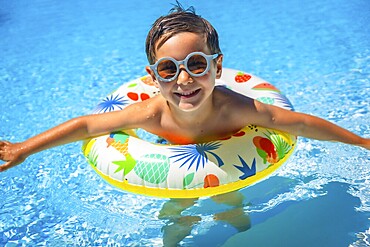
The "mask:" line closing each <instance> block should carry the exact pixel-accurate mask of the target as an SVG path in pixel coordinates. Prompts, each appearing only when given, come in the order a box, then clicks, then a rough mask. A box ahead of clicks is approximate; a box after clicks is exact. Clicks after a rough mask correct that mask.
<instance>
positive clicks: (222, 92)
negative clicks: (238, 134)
mask: <svg viewBox="0 0 370 247" xmlns="http://www.w3.org/2000/svg"><path fill="white" fill-rule="evenodd" d="M214 102H215V107H217V108H218V109H220V113H221V114H222V118H224V119H227V120H228V121H233V122H235V124H237V125H240V126H246V125H248V124H250V123H253V118H254V117H255V114H256V112H257V111H256V105H255V100H254V99H252V98H250V97H247V96H245V95H243V94H240V93H238V92H235V91H233V90H230V89H228V88H226V87H222V86H218V87H216V88H215V92H214Z"/></svg>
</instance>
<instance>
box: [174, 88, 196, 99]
mask: <svg viewBox="0 0 370 247" xmlns="http://www.w3.org/2000/svg"><path fill="white" fill-rule="evenodd" d="M199 92H200V89H197V90H194V91H187V92H181V93H179V92H177V93H175V94H176V95H177V96H179V97H181V98H191V97H194V96H195V95H197V94H198V93H199Z"/></svg>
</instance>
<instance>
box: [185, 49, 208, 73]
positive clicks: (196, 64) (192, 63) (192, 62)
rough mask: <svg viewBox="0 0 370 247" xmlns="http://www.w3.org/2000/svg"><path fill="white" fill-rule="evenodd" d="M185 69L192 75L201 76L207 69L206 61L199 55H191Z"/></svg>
mask: <svg viewBox="0 0 370 247" xmlns="http://www.w3.org/2000/svg"><path fill="white" fill-rule="evenodd" d="M187 67H188V70H189V71H190V72H192V73H193V74H201V73H203V72H204V71H205V70H206V69H207V59H206V58H205V57H203V56H202V55H199V54H196V55H193V56H191V57H190V58H189V60H188V63H187Z"/></svg>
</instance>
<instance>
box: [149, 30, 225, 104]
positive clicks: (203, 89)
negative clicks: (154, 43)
mask: <svg viewBox="0 0 370 247" xmlns="http://www.w3.org/2000/svg"><path fill="white" fill-rule="evenodd" d="M192 52H203V53H204V54H206V55H213V54H211V51H210V50H209V48H208V46H207V43H206V40H205V37H204V36H203V35H200V34H196V33H190V32H183V33H179V34H176V35H175V36H173V37H171V38H169V39H168V40H167V41H166V42H165V43H164V44H163V45H162V46H161V47H159V48H158V49H157V50H156V53H155V54H156V61H158V60H159V59H161V58H163V57H172V58H174V59H176V60H177V61H181V60H184V59H185V58H186V57H187V56H188V55H189V54H190V53H192ZM209 66H210V69H209V71H208V72H207V73H206V74H205V75H203V76H200V77H195V76H193V77H192V76H190V75H189V73H188V72H187V71H186V70H185V67H184V65H183V64H182V65H180V67H179V69H180V72H179V74H178V77H177V78H175V79H174V80H173V81H170V82H163V81H161V80H159V79H158V78H156V76H155V73H154V72H153V71H152V70H151V69H150V68H149V66H147V67H146V70H147V72H148V73H149V74H150V75H151V76H152V78H153V81H154V82H155V83H156V85H157V87H158V88H159V89H160V91H161V94H162V96H163V97H164V98H165V99H166V100H167V101H168V102H169V103H170V104H171V105H173V106H175V107H176V108H180V109H181V110H183V111H192V110H195V109H197V108H198V107H199V106H201V105H202V104H203V103H204V102H208V101H210V100H212V97H210V96H211V95H212V92H213V89H214V86H215V80H216V78H220V76H221V72H222V56H221V55H220V56H219V57H218V58H216V59H215V60H212V61H210V63H209Z"/></svg>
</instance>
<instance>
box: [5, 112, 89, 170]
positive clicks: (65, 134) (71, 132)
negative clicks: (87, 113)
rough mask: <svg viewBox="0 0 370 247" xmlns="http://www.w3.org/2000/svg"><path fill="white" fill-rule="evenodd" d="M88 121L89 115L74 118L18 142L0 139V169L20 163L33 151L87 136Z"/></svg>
mask: <svg viewBox="0 0 370 247" xmlns="http://www.w3.org/2000/svg"><path fill="white" fill-rule="evenodd" d="M88 121H89V117H80V118H75V119H72V120H69V121H67V122H65V123H63V124H61V125H59V126H56V127H54V128H52V129H50V130H47V131H45V132H43V133H41V134H39V135H36V136H34V137H32V138H30V139H28V140H26V141H24V142H20V143H10V142H7V141H0V159H1V160H4V161H5V164H3V165H1V166H0V171H5V170H7V169H9V168H11V167H13V166H16V165H18V164H20V163H22V162H23V161H24V160H25V159H26V158H27V157H28V156H30V155H32V154H34V153H37V152H40V151H42V150H45V149H48V148H52V147H55V146H59V145H63V144H66V143H70V142H74V141H78V140H83V139H85V138H88V137H89V136H90V134H89V132H88Z"/></svg>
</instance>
